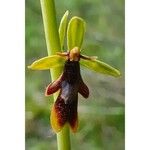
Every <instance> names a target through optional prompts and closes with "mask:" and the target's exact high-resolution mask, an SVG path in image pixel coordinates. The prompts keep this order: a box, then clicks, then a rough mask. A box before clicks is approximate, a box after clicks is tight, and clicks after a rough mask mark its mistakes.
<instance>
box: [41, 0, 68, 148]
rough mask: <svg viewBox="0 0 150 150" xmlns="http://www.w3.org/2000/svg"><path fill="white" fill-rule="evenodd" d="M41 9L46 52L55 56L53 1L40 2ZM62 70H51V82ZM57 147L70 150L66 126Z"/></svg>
mask: <svg viewBox="0 0 150 150" xmlns="http://www.w3.org/2000/svg"><path fill="white" fill-rule="evenodd" d="M40 1H41V8H42V16H43V23H44V31H45V37H46V44H47V51H48V55H53V54H56V52H58V51H60V52H61V47H60V40H59V34H58V29H57V23H56V11H55V3H54V0H40ZM62 69H63V68H55V69H51V71H50V73H51V78H52V81H54V80H56V79H57V78H58V77H59V75H60V74H61V72H62ZM56 96H57V94H55V95H54V100H56ZM57 145H58V150H70V149H71V146H70V131H69V127H68V125H65V126H64V128H63V129H62V130H61V131H60V132H59V133H58V134H57Z"/></svg>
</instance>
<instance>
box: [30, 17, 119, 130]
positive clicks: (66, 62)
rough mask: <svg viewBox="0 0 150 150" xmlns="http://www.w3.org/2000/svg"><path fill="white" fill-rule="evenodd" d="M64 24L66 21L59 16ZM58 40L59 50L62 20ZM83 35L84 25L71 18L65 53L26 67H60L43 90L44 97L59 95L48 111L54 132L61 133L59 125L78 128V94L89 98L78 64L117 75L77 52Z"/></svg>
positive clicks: (40, 68)
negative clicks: (58, 73) (61, 68)
mask: <svg viewBox="0 0 150 150" xmlns="http://www.w3.org/2000/svg"><path fill="white" fill-rule="evenodd" d="M63 19H64V21H65V25H66V18H65V17H63ZM61 23H62V25H61V28H63V29H61V30H60V31H63V32H60V35H61V36H60V37H62V38H61V47H63V42H64V37H65V32H64V28H66V26H63V25H64V23H63V20H62V21H61ZM84 32H85V22H84V21H83V19H81V18H79V17H73V18H72V19H71V20H70V22H69V25H68V28H67V43H68V49H69V51H67V52H62V53H60V52H59V53H57V54H56V55H51V56H47V57H44V58H41V59H39V60H37V61H35V62H33V63H32V64H31V65H30V66H29V67H28V68H30V69H33V70H46V69H50V68H55V67H59V66H63V68H64V69H63V72H62V74H61V75H60V76H59V78H58V79H57V80H56V81H54V82H52V83H50V84H49V85H48V86H47V88H46V91H45V95H46V96H50V95H51V94H53V93H55V92H57V91H59V95H58V97H57V99H56V101H55V102H54V104H53V107H52V110H51V125H52V128H53V129H54V131H55V132H59V131H61V129H62V128H63V126H64V125H65V124H66V123H68V124H69V125H70V127H71V129H72V131H73V132H76V131H77V127H78V113H77V104H78V93H80V94H81V95H82V96H83V97H84V98H88V97H89V89H88V87H87V85H86V84H85V83H84V82H83V79H82V77H81V74H80V65H83V66H85V67H87V68H89V69H91V70H94V71H96V72H98V73H103V74H107V75H111V76H114V77H118V76H120V72H119V71H118V70H117V69H115V68H113V67H112V66H110V65H108V64H106V63H104V62H102V61H99V60H97V57H95V56H92V57H90V56H86V55H82V54H81V53H80V51H81V45H82V41H83V36H84Z"/></svg>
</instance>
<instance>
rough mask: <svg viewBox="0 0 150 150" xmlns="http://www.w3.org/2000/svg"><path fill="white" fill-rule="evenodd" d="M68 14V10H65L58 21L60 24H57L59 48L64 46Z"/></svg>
mask: <svg viewBox="0 0 150 150" xmlns="http://www.w3.org/2000/svg"><path fill="white" fill-rule="evenodd" d="M68 15H69V11H68V10H67V11H66V12H65V14H64V15H63V17H62V19H61V21H60V25H59V38H60V45H61V50H63V48H64V41H65V35H66V29H67V19H68Z"/></svg>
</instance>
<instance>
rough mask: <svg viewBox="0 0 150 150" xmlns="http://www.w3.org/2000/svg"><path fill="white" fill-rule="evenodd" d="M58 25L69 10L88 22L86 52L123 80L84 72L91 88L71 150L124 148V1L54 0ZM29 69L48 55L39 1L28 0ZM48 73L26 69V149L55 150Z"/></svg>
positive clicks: (73, 135) (80, 101)
mask: <svg viewBox="0 0 150 150" xmlns="http://www.w3.org/2000/svg"><path fill="white" fill-rule="evenodd" d="M55 3H56V11H57V21H58V24H59V21H60V19H61V17H62V15H63V14H64V12H65V11H66V10H69V11H70V16H74V15H77V16H80V17H82V18H83V19H84V20H85V21H86V24H87V29H86V34H85V39H84V44H83V51H82V53H83V54H88V55H97V56H98V57H99V59H100V60H102V61H104V62H106V63H108V64H111V65H112V66H114V67H116V68H118V69H119V70H120V71H121V72H122V76H121V77H120V78H113V77H110V76H104V75H101V74H97V73H95V72H92V71H89V70H87V69H86V68H83V67H82V69H81V72H82V76H83V79H84V81H85V83H86V84H87V85H88V87H89V89H90V97H89V98H88V100H85V99H83V98H82V97H81V96H79V107H78V110H79V121H80V124H79V130H78V132H77V133H76V134H73V133H71V142H72V150H83V149H85V150H124V149H125V148H124V134H125V133H124V126H125V125H124V107H125V106H124V91H125V90H124V88H125V85H124V63H125V60H124V55H125V54H124V49H125V48H124V25H125V24H124V0H63V1H61V0H55ZM25 33H26V66H27V65H29V64H30V63H31V62H33V61H34V60H36V59H38V58H41V57H44V56H47V50H46V43H45V36H44V29H43V22H42V15H41V8H40V1H39V0H36V1H35V0H26V30H25ZM49 82H50V77H49V71H31V70H28V69H27V67H26V150H56V149H57V145H56V136H55V133H54V132H53V131H52V129H51V127H50V124H49V115H50V108H51V106H52V103H53V101H52V98H51V97H49V98H47V97H45V96H44V91H45V87H46V86H47V85H48V84H49Z"/></svg>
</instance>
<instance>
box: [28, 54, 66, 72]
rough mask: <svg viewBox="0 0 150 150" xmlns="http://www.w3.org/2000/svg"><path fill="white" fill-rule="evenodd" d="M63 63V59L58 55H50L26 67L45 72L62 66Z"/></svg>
mask: <svg viewBox="0 0 150 150" xmlns="http://www.w3.org/2000/svg"><path fill="white" fill-rule="evenodd" d="M64 62H65V59H64V58H63V57H61V56H59V55H52V56H47V57H43V58H41V59H38V60H36V61H34V62H33V63H32V64H31V65H30V66H28V68H29V69H33V70H46V69H50V68H54V67H59V66H63V65H64Z"/></svg>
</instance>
